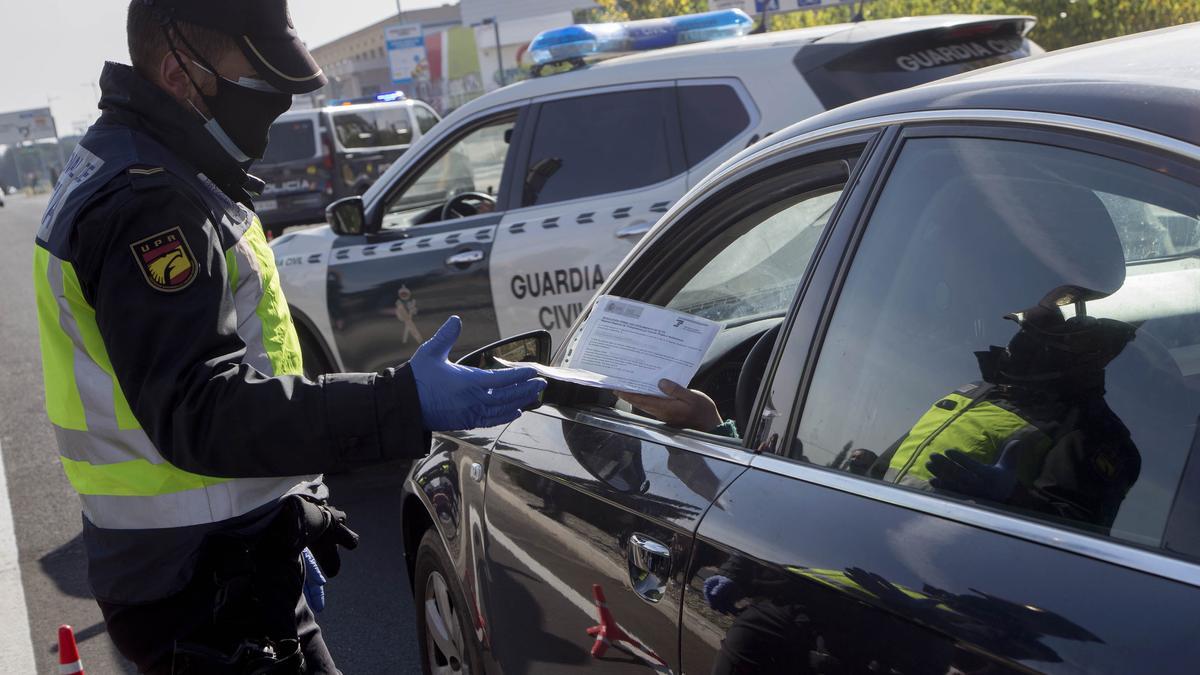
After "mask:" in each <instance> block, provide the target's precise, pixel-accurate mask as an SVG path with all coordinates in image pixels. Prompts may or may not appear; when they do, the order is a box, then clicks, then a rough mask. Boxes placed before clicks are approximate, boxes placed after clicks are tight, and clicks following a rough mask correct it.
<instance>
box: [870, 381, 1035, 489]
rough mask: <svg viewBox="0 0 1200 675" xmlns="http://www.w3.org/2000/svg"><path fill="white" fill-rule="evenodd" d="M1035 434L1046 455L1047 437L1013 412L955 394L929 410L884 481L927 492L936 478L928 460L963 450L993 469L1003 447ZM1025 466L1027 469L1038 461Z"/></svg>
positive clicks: (907, 438) (902, 445) (898, 455)
mask: <svg viewBox="0 0 1200 675" xmlns="http://www.w3.org/2000/svg"><path fill="white" fill-rule="evenodd" d="M1025 432H1032V433H1035V434H1036V437H1037V443H1036V444H1037V445H1039V446H1044V449H1048V447H1049V444H1050V439H1049V437H1046V436H1045V435H1044V434H1041V433H1040V432H1038V430H1037V428H1036V427H1035V426H1034V425H1033V424H1032V423H1030V422H1029V421H1028V420H1026V419H1025V418H1024V417H1022V416H1021V415H1019V414H1018V413H1017V412H1015V411H1013V410H1009V409H1008V408H1006V407H1004V406H1003V405H1001V404H998V403H997V402H993V401H990V400H986V399H985V398H983V397H982V396H975V397H970V396H965V395H963V394H961V393H957V392H955V393H952V394H950V395H949V396H946V397H944V398H942V399H941V400H939V401H937V402H936V403H934V404H933V405H932V406H930V408H929V410H928V411H927V412H926V413H925V414H924V415H922V416H921V418H920V419H919V420H917V423H916V424H914V425H913V427H912V429H911V430H910V431H909V432H908V435H907V436H906V437H905V438H904V440H903V441H902V442H901V443H900V447H899V448H897V450H896V453H895V454H894V455H892V458H891V460H890V461H889V462H888V468H887V472H886V473H884V480H885V481H888V482H891V483H898V484H900V485H907V486H909V487H914V488H917V489H928V487H929V480H930V479H931V478H933V476H932V474H930V473H929V469H927V468H926V467H925V465H926V463H927V462H928V461H929V458H930V456H932V455H935V454H944V453H945V452H946V451H947V450H959V451H961V452H963V453H965V454H966V455H968V456H969V457H971V458H972V459H974V460H976V461H979V462H981V463H983V464H992V463H993V462H995V461H996V460H997V459H998V458H999V456H1000V451H1001V449H1002V448H1003V447H1004V443H1005V441H1007V440H1008V439H1010V438H1012V437H1013V436H1014V435H1016V434H1018V433H1025ZM1038 454H1039V453H1036V452H1035V453H1030V457H1027V458H1025V459H1024V460H1023V462H1022V463H1023V464H1025V463H1027V462H1028V461H1029V460H1031V459H1033V458H1034V457H1033V456H1034V455H1038Z"/></svg>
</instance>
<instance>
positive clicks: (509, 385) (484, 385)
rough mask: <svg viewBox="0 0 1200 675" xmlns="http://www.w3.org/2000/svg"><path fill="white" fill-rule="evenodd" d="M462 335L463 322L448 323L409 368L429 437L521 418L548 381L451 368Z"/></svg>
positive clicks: (524, 373)
mask: <svg viewBox="0 0 1200 675" xmlns="http://www.w3.org/2000/svg"><path fill="white" fill-rule="evenodd" d="M461 332H462V320H461V319H459V318H458V317H457V316H452V317H450V318H449V319H448V320H447V321H446V323H444V324H442V327H441V328H439V329H438V332H437V334H435V335H434V336H433V337H432V338H430V340H429V341H428V342H426V343H425V344H423V345H421V346H420V347H419V348H418V349H417V353H416V354H414V355H413V357H412V360H411V361H409V364H410V365H411V366H412V372H413V378H414V379H416V381H417V395H418V396H419V397H420V399H421V418H422V420H423V421H424V422H425V428H426V429H428V430H429V431H456V430H461V429H475V428H478V427H492V426H497V425H500V424H508V423H509V422H511V421H513V420H515V419H517V418H518V417H520V416H521V411H522V410H524V409H525V408H530V407H533V406H535V405H537V401H538V395H539V394H541V393H542V391H543V390H544V389H545V388H546V381H545V380H542V379H538V378H537V372H536V371H534V370H533V369H532V368H508V369H504V370H480V369H479V368H471V367H468V366H460V365H457V364H454V363H450V361H449V358H450V350H451V349H453V348H454V343H455V342H456V341H457V340H458V336H459V334H460V333H461Z"/></svg>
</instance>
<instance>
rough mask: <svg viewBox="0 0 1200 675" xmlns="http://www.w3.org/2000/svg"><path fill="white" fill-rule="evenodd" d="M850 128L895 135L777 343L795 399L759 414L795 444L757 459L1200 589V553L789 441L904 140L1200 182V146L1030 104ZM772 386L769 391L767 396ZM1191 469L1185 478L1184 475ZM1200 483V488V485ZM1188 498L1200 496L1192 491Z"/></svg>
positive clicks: (776, 380)
mask: <svg viewBox="0 0 1200 675" xmlns="http://www.w3.org/2000/svg"><path fill="white" fill-rule="evenodd" d="M841 126H848V127H854V126H876V127H878V126H886V127H888V132H887V136H888V140H887V143H886V147H881V152H880V156H879V158H878V159H879V161H880V162H881V165H880V167H879V172H878V173H877V174H876V175H875V177H874V180H873V182H872V184H870V185H866V186H863V187H864V189H862V190H860V191H857V192H859V193H860V194H861V196H863V197H864V202H863V204H862V207H861V209H860V210H859V212H858V213H857V214H856V215H855V217H854V218H853V222H840V223H839V225H841V226H842V229H843V230H844V232H843V233H842V234H843V236H844V237H845V239H844V246H843V248H842V251H841V252H840V254H838V253H837V252H836V251H833V253H834V255H831V256H829V257H828V258H825V259H823V260H822V262H821V267H822V268H823V269H821V270H818V272H817V274H818V276H820V277H822V278H824V279H826V280H827V281H828V283H827V286H826V288H825V292H824V293H823V294H819V295H820V296H822V297H814V298H812V299H811V300H808V301H805V302H803V303H802V305H801V306H800V307H799V308H798V311H796V312H795V313H793V314H792V315H790V317H791V319H792V321H793V322H794V323H796V324H800V323H802V322H805V323H809V324H810V325H811V326H812V329H811V330H810V331H807V332H798V333H790V334H785V335H784V336H783V337H784V339H782V340H780V341H779V343H778V344H777V349H776V351H777V354H776V356H777V358H778V362H777V363H776V367H775V370H774V371H771V370H769V371H768V375H767V378H766V379H767V381H766V382H764V391H765V388H766V387H770V388H771V390H772V393H773V395H775V396H777V398H778V399H779V400H781V401H787V404H786V405H785V406H784V408H783V410H778V411H774V413H773V414H772V413H771V411H765V410H763V411H759V410H757V409H756V414H758V415H761V416H762V417H763V418H765V419H767V421H768V424H766V425H763V426H764V427H765V428H766V429H770V430H771V432H772V433H777V434H778V437H779V438H781V439H787V441H788V443H787V444H778V445H775V446H774V447H772V448H770V450H769V451H767V452H763V453H762V454H759V455H758V456H756V458H755V461H754V462H752V467H758V468H762V469H764V470H767V471H771V472H773V473H778V474H781V475H786V476H789V477H792V478H796V479H799V480H802V481H804V482H807V483H813V484H817V485H822V486H825V487H829V488H832V489H837V490H840V491H843V492H849V493H851V494H855V495H857V496H860V497H864V498H867V499H872V500H874V501H879V502H884V503H889V504H892V505H895V506H899V507H902V508H908V509H912V510H915V511H919V512H923V513H926V514H928V515H934V516H938V517H942V518H947V519H950V520H954V521H956V522H959V523H962V524H967V525H970V526H973V527H978V528H981V529H987V530H991V531H994V532H997V533H1000V534H1005V535H1009V536H1014V537H1017V538H1021V539H1025V540H1027V541H1033V542H1035V543H1040V544H1044V545H1047V546H1051V547H1054V548H1058V549H1061V550H1064V551H1066V552H1068V553H1071V554H1074V555H1082V556H1085V557H1089V558H1093V559H1096V560H1101V561H1104V562H1109V563H1113V564H1116V565H1120V566H1122V567H1126V568H1129V569H1133V570H1136V571H1139V572H1144V573H1148V574H1153V575H1156V576H1161V577H1164V578H1167V579H1171V580H1174V581H1178V582H1181V583H1185V584H1188V585H1191V586H1196V587H1200V560H1195V559H1193V560H1189V559H1185V558H1181V557H1177V556H1176V555H1171V554H1170V553H1168V552H1167V549H1164V548H1155V547H1149V546H1145V545H1141V544H1138V543H1136V542H1132V541H1127V540H1121V539H1114V538H1110V537H1106V536H1103V535H1099V534H1094V533H1089V532H1086V531H1085V530H1082V529H1078V528H1072V527H1069V526H1065V525H1062V524H1058V523H1054V522H1051V521H1044V520H1038V519H1033V518H1029V517H1027V516H1023V515H1018V514H1016V513H1015V512H1011V511H1006V510H1003V509H999V508H994V507H989V506H983V505H980V504H977V503H973V502H967V501H963V500H954V499H950V498H947V497H943V496H940V495H935V494H926V493H921V492H916V491H912V490H905V489H902V488H899V487H897V486H893V485H890V484H888V483H884V482H881V481H878V480H874V479H871V478H866V477H861V476H856V475H853V474H850V473H848V472H844V471H837V470H833V469H830V468H828V467H820V466H816V465H812V464H808V463H804V462H799V461H797V460H793V459H791V458H789V457H788V456H787V450H788V447H787V446H788V445H790V442H791V439H794V438H795V435H796V432H797V431H798V428H799V425H800V420H801V418H802V416H803V412H804V401H805V397H807V395H808V394H809V393H810V389H811V385H812V379H813V375H814V373H815V370H816V366H817V364H818V363H819V362H820V350H821V347H822V346H823V345H824V342H825V339H826V337H827V333H828V329H829V326H830V323H831V321H832V319H833V315H834V312H835V310H836V308H837V301H838V298H839V296H840V294H841V292H842V290H843V288H844V285H845V281H846V277H847V276H848V274H849V272H850V269H851V267H852V266H853V262H854V258H855V256H856V254H857V251H858V247H859V245H860V244H861V242H862V239H863V236H864V235H865V233H866V229H867V226H868V224H869V221H870V219H871V215H872V213H873V210H874V208H875V206H876V205H877V204H878V201H879V198H880V195H881V194H882V192H883V190H884V188H885V187H886V186H887V183H888V177H889V176H890V174H891V172H892V170H893V168H894V167H895V165H896V162H897V160H898V159H899V157H900V154H901V152H902V151H903V148H904V141H906V140H908V139H916V138H931V137H950V138H985V139H986V138H993V139H1000V140H1010V141H1018V142H1035V143H1040V144H1048V145H1053V146H1056V147H1062V148H1065V149H1069V150H1075V151H1080V152H1086V153H1090V154H1098V155H1101V156H1104V157H1108V158H1111V159H1114V160H1117V161H1121V162H1125V163H1130V164H1134V165H1136V166H1140V167H1143V168H1147V169H1150V170H1158V171H1162V170H1163V168H1164V165H1169V166H1170V167H1171V168H1172V169H1174V170H1175V171H1176V172H1177V173H1175V174H1172V175H1174V176H1177V177H1178V176H1179V174H1183V175H1184V176H1186V177H1181V179H1182V180H1186V181H1187V182H1189V183H1191V184H1193V185H1197V186H1200V148H1197V147H1195V146H1192V145H1190V144H1188V143H1185V142H1182V141H1178V140H1176V139H1172V138H1169V137H1165V136H1161V135H1159V134H1155V133H1153V132H1150V131H1146V130H1143V129H1136V128H1131V127H1125V126H1122V125H1117V124H1113V123H1109V122H1102V121H1099V120H1089V119H1082V118H1076V117H1073V116H1068V115H1059V114H1053V113H1030V112H1025V111H1004V110H987V111H982V110H976V111H962V110H946V111H934V112H927V113H899V114H896V115H890V116H887V117H883V118H876V119H868V120H860V121H857V122H849V123H846V124H845V125H841ZM762 393H763V392H761V391H760V397H761V396H762ZM760 403H761V401H760ZM756 419H757V418H756ZM759 436H765V433H764V430H763V428H760V429H759ZM1192 460H1193V456H1191V455H1189V458H1188V466H1185V467H1184V472H1185V474H1186V472H1187V471H1188V468H1189V467H1190V466H1191V465H1192V464H1193V463H1194V462H1193V461H1192ZM1197 461H1200V458H1198V459H1197ZM1185 477H1186V476H1181V477H1180V478H1181V482H1182V481H1183V479H1184V478H1185ZM1187 488H1188V486H1186V485H1182V484H1181V486H1180V488H1179V492H1177V494H1176V500H1177V501H1178V500H1179V499H1180V496H1181V494H1182V491H1183V490H1185V489H1187ZM1191 489H1193V490H1194V489H1197V488H1196V487H1195V486H1192V488H1191ZM1187 497H1188V498H1190V499H1195V498H1196V497H1195V496H1194V495H1192V494H1191V493H1189V494H1188V495H1187ZM1175 516H1176V513H1175V511H1174V510H1172V512H1171V514H1170V515H1169V516H1168V521H1167V523H1166V526H1165V527H1166V530H1165V531H1166V532H1168V533H1169V532H1170V531H1171V527H1172V519H1173V518H1174V517H1175ZM1164 536H1165V535H1164Z"/></svg>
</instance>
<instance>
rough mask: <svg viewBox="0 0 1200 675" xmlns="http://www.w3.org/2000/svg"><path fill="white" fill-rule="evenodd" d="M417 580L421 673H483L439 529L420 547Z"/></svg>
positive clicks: (463, 600)
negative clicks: (439, 535)
mask: <svg viewBox="0 0 1200 675" xmlns="http://www.w3.org/2000/svg"><path fill="white" fill-rule="evenodd" d="M415 576H416V579H415V581H416V583H415V584H413V590H414V593H413V597H414V598H415V599H416V600H417V602H418V603H419V604H418V605H417V640H418V643H419V645H420V649H421V670H422V671H423V672H424V673H425V675H460V674H463V675H469V674H471V673H480V674H481V673H483V666H482V663H483V661H482V657H481V655H480V652H479V648H478V646H477V645H476V641H475V632H474V631H473V630H472V629H471V626H470V620H471V619H470V616H471V613H470V610H469V609H468V607H469V605H467V600H466V596H465V595H464V594H463V592H462V590H461V589H460V588H459V584H458V577H457V576H456V575H455V574H454V566H453V565H452V564H451V563H450V559H449V556H447V555H446V552H445V550H444V549H443V547H442V542H441V538H440V537H438V533H437V529H436V528H430V529H429V530H427V531H426V532H425V536H423V537H422V538H421V544H420V546H418V547H417V565H416V570H415Z"/></svg>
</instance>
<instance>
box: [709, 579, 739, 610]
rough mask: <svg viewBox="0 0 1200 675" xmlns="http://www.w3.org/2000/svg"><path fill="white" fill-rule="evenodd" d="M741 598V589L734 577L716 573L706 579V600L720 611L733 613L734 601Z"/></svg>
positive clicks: (710, 605)
mask: <svg viewBox="0 0 1200 675" xmlns="http://www.w3.org/2000/svg"><path fill="white" fill-rule="evenodd" d="M740 598H741V590H740V589H738V585H737V583H736V582H735V581H734V580H733V579H730V578H729V577H727V576H724V575H721V574H714V575H712V576H711V577H709V578H707V579H705V580H704V601H705V602H707V603H708V606H709V607H712V608H713V609H715V610H717V611H718V612H721V613H722V614H732V613H733V611H734V609H735V607H734V603H736V602H737V601H738V600H739V599H740Z"/></svg>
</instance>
